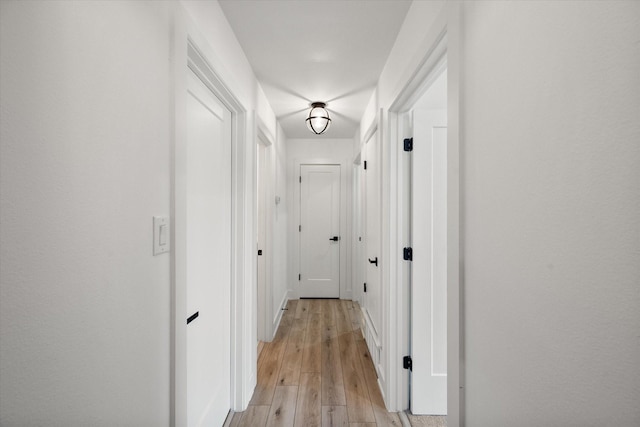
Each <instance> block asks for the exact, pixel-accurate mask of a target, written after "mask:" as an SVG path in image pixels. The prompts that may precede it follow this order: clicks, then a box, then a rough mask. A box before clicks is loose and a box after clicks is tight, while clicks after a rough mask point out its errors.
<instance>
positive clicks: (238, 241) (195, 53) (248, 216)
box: [169, 6, 257, 427]
mask: <svg viewBox="0 0 640 427" xmlns="http://www.w3.org/2000/svg"><path fill="white" fill-rule="evenodd" d="M172 37H173V38H172V55H171V66H172V70H173V76H172V88H173V103H174V112H173V113H174V121H173V125H174V127H173V132H174V135H173V138H172V146H171V159H172V160H171V162H172V163H171V199H170V200H171V202H170V203H171V206H170V212H171V218H172V223H173V227H171V241H172V242H173V250H172V251H171V254H170V255H171V256H170V258H171V259H170V276H171V288H170V298H171V318H170V354H169V358H170V368H171V370H170V407H169V412H170V425H171V426H176V427H178V426H179V427H181V426H186V423H187V401H186V394H187V393H186V390H187V385H186V374H187V365H186V348H187V346H186V316H187V312H186V269H185V260H186V255H185V247H186V241H185V230H186V220H185V211H186V203H185V190H184V189H185V186H186V179H185V178H186V175H185V172H186V144H185V141H186V101H187V72H188V70H189V69H191V70H192V71H193V72H194V73H195V74H196V75H197V76H198V77H199V78H200V79H201V80H202V81H203V82H204V83H205V85H206V86H207V87H208V88H209V89H210V90H211V91H212V93H213V94H214V95H215V96H216V97H217V98H218V99H219V100H220V101H221V102H222V103H223V104H224V105H225V106H226V107H227V108H228V109H229V110H230V111H231V115H232V118H231V126H232V132H231V162H232V166H231V174H232V177H231V178H232V179H231V191H232V201H231V204H232V206H231V313H232V315H231V331H230V332H231V343H230V346H231V372H230V376H231V402H229V403H230V408H229V409H230V410H236V411H238V410H242V409H243V408H244V407H246V405H247V404H248V402H249V400H250V399H251V395H252V393H253V388H254V387H255V384H256V370H257V368H256V366H255V365H256V348H255V347H256V345H255V332H256V327H255V325H254V324H252V319H253V314H252V308H253V304H252V302H253V297H254V287H255V285H254V283H253V282H254V280H255V279H254V278H253V276H254V273H252V271H255V266H254V264H253V257H254V255H255V252H254V251H253V247H254V245H252V244H250V243H249V242H251V241H254V240H255V237H254V236H253V233H252V230H253V228H252V227H253V226H254V221H255V216H254V204H255V203H254V202H253V201H252V200H251V199H250V198H251V197H252V191H253V187H254V185H253V184H252V183H251V182H249V181H250V178H249V179H247V175H249V177H251V176H254V175H253V171H252V163H251V160H250V157H249V156H251V155H253V156H255V153H254V150H255V148H253V147H251V146H249V143H251V144H252V145H253V144H255V142H254V141H253V139H252V138H249V136H248V135H247V132H246V130H247V123H248V120H249V118H250V117H248V114H247V109H246V108H245V107H244V105H243V104H242V103H241V102H240V101H239V100H238V98H237V97H236V96H235V94H234V93H233V91H232V90H231V89H230V88H229V86H228V85H227V84H226V83H225V81H224V80H223V79H222V78H221V77H220V75H219V74H218V72H217V67H215V66H213V65H212V64H213V63H215V64H217V65H218V67H220V66H221V65H220V64H219V61H216V59H217V57H216V55H215V53H214V51H213V50H212V49H211V48H210V46H209V44H208V43H207V41H206V39H205V38H204V36H202V34H201V33H200V32H199V30H198V29H197V27H196V25H195V23H194V22H193V21H191V19H190V18H188V17H187V16H186V13H185V11H184V10H183V9H182V8H181V7H179V6H177V7H176V8H175V18H174V26H173V34H172ZM253 169H255V167H253Z"/></svg>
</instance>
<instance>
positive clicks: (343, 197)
mask: <svg viewBox="0 0 640 427" xmlns="http://www.w3.org/2000/svg"><path fill="white" fill-rule="evenodd" d="M301 165H338V166H340V295H339V298H340V299H351V298H352V295H353V292H352V288H351V280H348V279H349V276H348V273H349V271H350V269H349V268H348V264H347V263H348V262H349V261H350V259H349V257H348V253H350V252H351V251H350V245H351V230H350V227H349V225H350V224H348V222H349V221H348V211H349V210H350V209H349V208H350V206H347V205H348V200H349V199H348V198H347V196H348V195H347V194H346V193H347V191H346V189H347V188H348V182H349V181H348V180H349V179H351V176H350V174H347V168H349V167H350V165H351V161H350V160H349V159H344V160H336V159H326V158H313V159H295V160H294V162H293V167H294V169H293V171H294V176H292V177H289V179H290V180H293V181H294V190H293V200H294V202H293V218H294V221H295V222H291V223H290V230H293V229H294V228H295V235H296V238H295V248H296V249H297V250H295V251H293V257H292V262H293V264H292V267H293V268H292V273H293V274H292V277H291V282H292V284H293V286H291V287H290V288H289V289H292V291H291V292H290V296H289V299H298V298H300V293H299V286H298V285H299V283H300V282H299V281H298V274H299V273H300V271H299V270H300V253H301V251H302V245H301V242H300V235H299V232H298V225H299V224H300V219H301V217H300V214H301V212H300V197H301V194H300V183H299V182H298V176H299V175H300V166H301ZM348 175H349V176H348Z"/></svg>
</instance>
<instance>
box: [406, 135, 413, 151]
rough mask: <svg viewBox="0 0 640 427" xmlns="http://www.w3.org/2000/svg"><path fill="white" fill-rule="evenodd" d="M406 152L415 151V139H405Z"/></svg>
mask: <svg viewBox="0 0 640 427" xmlns="http://www.w3.org/2000/svg"><path fill="white" fill-rule="evenodd" d="M404 151H413V138H405V139H404Z"/></svg>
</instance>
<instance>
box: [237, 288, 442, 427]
mask: <svg viewBox="0 0 640 427" xmlns="http://www.w3.org/2000/svg"><path fill="white" fill-rule="evenodd" d="M361 320H362V312H361V311H360V307H359V306H358V304H357V303H354V302H352V301H345V300H291V301H289V302H288V304H287V310H286V311H285V312H284V314H283V316H282V320H281V322H280V327H279V328H278V331H277V332H276V336H275V338H274V340H273V341H272V342H270V343H261V344H260V351H259V357H258V384H257V386H256V389H255V391H254V394H253V397H252V399H251V403H250V404H249V407H248V408H247V410H246V411H244V412H238V413H235V414H231V415H230V417H229V419H228V420H227V423H226V425H228V426H230V427H263V426H269V427H272V426H274V427H275V426H295V427H297V426H305V427H307V426H308V427H314V426H318V427H358V426H368V427H376V426H377V427H387V426H398V427H399V426H401V425H402V423H401V422H400V418H399V417H398V414H396V413H393V412H387V410H386V408H385V406H384V401H383V400H382V395H381V394H380V390H379V388H378V379H377V376H376V371H375V368H374V366H373V363H372V361H371V356H370V355H369V350H368V349H367V345H366V343H365V341H364V338H363V337H362V333H361V331H360V325H361ZM409 418H410V420H411V424H412V425H414V423H415V425H425V426H432V425H433V426H434V427H435V426H438V427H440V426H445V427H446V417H415V416H412V415H410V416H409Z"/></svg>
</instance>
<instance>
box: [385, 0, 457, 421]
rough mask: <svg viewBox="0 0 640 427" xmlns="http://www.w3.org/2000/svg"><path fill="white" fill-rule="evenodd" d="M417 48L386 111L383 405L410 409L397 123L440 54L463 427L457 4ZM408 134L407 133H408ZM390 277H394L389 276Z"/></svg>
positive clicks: (453, 360) (451, 342) (450, 286)
mask: <svg viewBox="0 0 640 427" xmlns="http://www.w3.org/2000/svg"><path fill="white" fill-rule="evenodd" d="M421 51H424V52H425V55H424V57H422V58H421V59H420V61H419V62H418V64H417V65H416V66H415V67H414V68H410V69H409V70H408V73H407V74H406V75H407V76H408V78H407V79H406V80H403V81H405V82H406V83H405V84H404V86H403V87H402V88H401V89H400V90H399V91H398V92H397V93H396V96H395V97H394V102H393V103H392V105H391V107H390V109H389V112H388V117H387V120H388V123H389V130H390V132H389V135H387V137H388V138H389V141H390V150H389V153H388V154H389V160H390V162H389V175H388V178H389V182H390V193H389V203H388V204H387V205H386V206H388V207H389V213H388V214H389V225H392V224H395V226H394V227H389V233H390V236H389V246H388V249H389V251H390V253H391V256H390V257H388V258H386V257H385V258H384V259H389V261H390V270H391V271H390V276H389V282H387V283H388V284H390V283H396V284H398V285H399V286H388V288H389V289H390V295H389V301H390V304H391V308H392V310H391V311H392V313H393V316H392V319H390V326H391V330H393V331H396V333H395V340H394V341H393V342H389V344H390V345H389V346H390V347H391V349H390V353H391V354H390V358H389V362H390V366H391V367H392V368H391V369H390V370H389V381H388V394H387V397H388V400H386V403H387V407H388V408H389V409H390V410H394V411H402V410H404V409H406V408H407V407H408V388H409V387H408V375H407V372H406V371H404V370H403V369H402V367H401V363H400V361H401V357H402V355H403V354H408V353H407V352H408V348H409V343H408V337H409V333H410V329H409V325H408V319H407V318H406V306H407V298H408V292H406V289H405V288H407V287H408V277H407V275H406V274H404V269H403V268H402V267H401V263H402V262H403V261H402V260H401V256H400V254H401V251H402V248H403V247H404V243H405V242H404V241H403V237H402V231H403V226H404V224H403V218H404V215H403V211H402V206H403V204H404V201H403V198H402V197H403V196H402V195H403V192H402V188H403V185H406V183H405V182H404V178H403V175H402V173H401V171H402V156H401V153H402V152H403V144H402V142H403V135H402V126H401V123H400V122H399V117H398V115H399V113H401V112H403V111H406V110H408V109H409V108H411V107H412V106H413V104H414V103H415V101H416V99H418V97H419V96H420V95H421V94H422V92H423V91H424V90H425V89H426V88H427V87H428V86H429V84H430V83H431V82H430V80H431V76H433V75H434V74H437V73H434V71H437V70H438V67H441V66H442V64H443V56H444V55H446V62H447V83H448V89H447V91H448V93H447V99H448V100H447V112H448V113H447V116H448V137H447V141H448V165H447V169H448V190H447V191H448V195H447V209H448V218H447V221H448V232H447V234H448V236H447V244H448V251H449V252H448V266H449V270H448V283H447V300H448V302H447V311H448V315H447V316H448V318H447V330H448V332H447V363H448V383H447V390H448V391H447V402H448V408H447V411H448V415H447V425H448V426H450V427H459V426H462V425H463V406H462V405H461V400H462V390H463V386H462V385H463V381H462V377H461V375H460V373H461V367H462V360H461V339H462V333H461V327H462V325H463V322H462V319H461V315H462V313H461V309H460V305H461V300H460V271H459V270H460V200H459V197H460V196H459V191H460V189H459V185H460V179H459V173H460V172H459V171H460V161H459V134H460V132H459V86H460V76H459V73H460V69H459V67H460V61H459V56H460V6H459V4H458V3H448V4H447V5H446V6H445V9H444V11H443V12H442V13H441V14H440V15H439V16H438V17H437V19H436V21H435V23H434V25H433V26H432V28H431V30H430V31H429V33H428V34H427V36H426V37H425V39H424V40H423V42H422V49H421ZM406 136H408V135H406ZM391 279H393V280H391Z"/></svg>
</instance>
